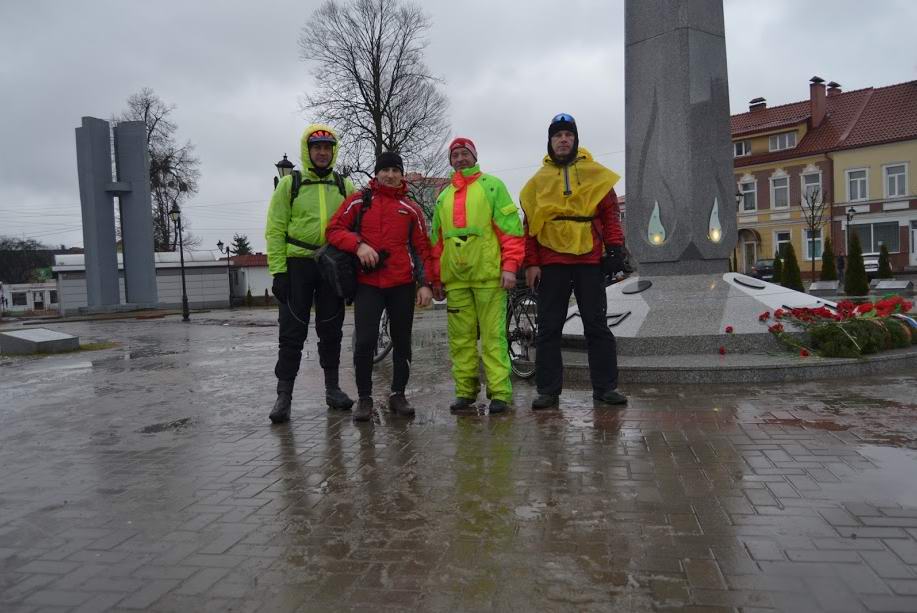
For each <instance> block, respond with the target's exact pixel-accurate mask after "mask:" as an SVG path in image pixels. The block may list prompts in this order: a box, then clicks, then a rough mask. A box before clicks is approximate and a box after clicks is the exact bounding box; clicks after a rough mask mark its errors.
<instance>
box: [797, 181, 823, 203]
mask: <svg viewBox="0 0 917 613" xmlns="http://www.w3.org/2000/svg"><path fill="white" fill-rule="evenodd" d="M813 194H816V195H815V196H813ZM823 200H824V194H823V193H822V191H821V173H812V174H808V175H802V203H803V204H804V205H807V206H811V205H813V204H819V203H821V202H822V201H823Z"/></svg>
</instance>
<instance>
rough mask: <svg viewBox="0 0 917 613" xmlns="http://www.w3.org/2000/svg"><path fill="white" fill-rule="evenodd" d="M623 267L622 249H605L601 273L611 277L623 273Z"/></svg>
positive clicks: (616, 247)
mask: <svg viewBox="0 0 917 613" xmlns="http://www.w3.org/2000/svg"><path fill="white" fill-rule="evenodd" d="M624 267H625V266H624V248H623V247H622V246H620V245H610V246H608V247H605V255H604V256H602V272H603V273H605V275H606V276H609V277H613V276H615V275H616V274H618V273H619V272H624Z"/></svg>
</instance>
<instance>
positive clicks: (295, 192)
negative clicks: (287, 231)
mask: <svg viewBox="0 0 917 613" xmlns="http://www.w3.org/2000/svg"><path fill="white" fill-rule="evenodd" d="M292 176H293V186H292V187H291V188H290V214H291V215H292V212H293V201H294V200H296V197H297V196H299V188H301V187H302V186H303V185H336V186H337V188H338V191H339V192H341V197H342V198H347V186H346V185H344V176H343V175H339V174H338V173H336V172H334V171H333V170H332V171H331V177H332V178H331V179H319V180H313V179H306V180H305V181H303V178H302V172H300V171H298V170H294V171H293V175H292ZM287 242H288V243H290V244H291V245H296V246H297V247H302V248H303V249H308V250H310V251H315V250H316V249H319V248H320V247H321V245H313V244H312V243H306V242H303V241H301V240H298V239H295V238H293V237H292V236H289V235H287Z"/></svg>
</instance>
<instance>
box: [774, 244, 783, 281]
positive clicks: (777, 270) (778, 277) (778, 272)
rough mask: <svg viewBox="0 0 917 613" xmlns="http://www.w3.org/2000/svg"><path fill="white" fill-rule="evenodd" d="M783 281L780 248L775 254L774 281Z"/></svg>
mask: <svg viewBox="0 0 917 613" xmlns="http://www.w3.org/2000/svg"><path fill="white" fill-rule="evenodd" d="M782 281H783V260H781V259H780V250H779V249H778V250H777V252H776V253H775V254H774V279H773V281H772V282H773V283H777V284H780V283H781V282H782Z"/></svg>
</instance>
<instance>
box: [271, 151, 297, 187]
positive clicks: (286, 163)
mask: <svg viewBox="0 0 917 613" xmlns="http://www.w3.org/2000/svg"><path fill="white" fill-rule="evenodd" d="M274 166H276V167H277V176H276V177H274V189H277V184H278V183H280V179H282V178H284V177H285V176H287V175H291V174H293V168H295V166H293V162H291V161H290V160H288V159H287V154H286V153H284V154H283V159H282V160H280V161H279V162H277V163H276V164H274Z"/></svg>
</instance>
